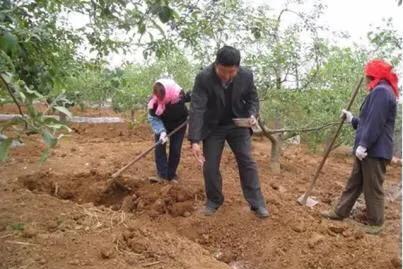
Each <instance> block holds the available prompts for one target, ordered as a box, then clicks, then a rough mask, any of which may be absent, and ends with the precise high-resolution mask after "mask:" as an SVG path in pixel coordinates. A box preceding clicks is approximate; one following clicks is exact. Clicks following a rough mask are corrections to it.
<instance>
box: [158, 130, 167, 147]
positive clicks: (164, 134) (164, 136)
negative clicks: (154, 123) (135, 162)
mask: <svg viewBox="0 0 403 269" xmlns="http://www.w3.org/2000/svg"><path fill="white" fill-rule="evenodd" d="M159 141H161V144H165V143H166V142H167V141H168V137H167V133H166V132H161V134H160V139H159Z"/></svg>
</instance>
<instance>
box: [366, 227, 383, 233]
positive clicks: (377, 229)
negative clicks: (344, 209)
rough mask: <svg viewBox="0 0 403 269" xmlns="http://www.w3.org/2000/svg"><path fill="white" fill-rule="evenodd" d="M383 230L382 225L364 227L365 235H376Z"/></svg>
mask: <svg viewBox="0 0 403 269" xmlns="http://www.w3.org/2000/svg"><path fill="white" fill-rule="evenodd" d="M382 230H383V225H366V227H365V228H364V231H365V233H367V234H373V235H377V234H379V233H380V232H382Z"/></svg>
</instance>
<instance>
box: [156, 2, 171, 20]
mask: <svg viewBox="0 0 403 269" xmlns="http://www.w3.org/2000/svg"><path fill="white" fill-rule="evenodd" d="M172 16H173V12H172V9H171V8H170V7H168V6H163V7H160V11H159V12H158V17H159V18H160V20H161V22H163V23H167V22H168V21H169V20H170V19H171V18H172Z"/></svg>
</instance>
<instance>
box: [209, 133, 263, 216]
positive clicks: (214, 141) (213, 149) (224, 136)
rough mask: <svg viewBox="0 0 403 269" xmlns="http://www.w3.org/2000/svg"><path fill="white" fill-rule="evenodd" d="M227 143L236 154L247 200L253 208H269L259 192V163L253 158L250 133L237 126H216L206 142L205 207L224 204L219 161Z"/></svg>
mask: <svg viewBox="0 0 403 269" xmlns="http://www.w3.org/2000/svg"><path fill="white" fill-rule="evenodd" d="M225 141H227V142H228V144H229V146H230V148H231V150H232V152H233V153H234V155H235V158H236V161H237V164H238V170H239V175H240V179H241V186H242V191H243V195H244V197H245V199H246V200H247V201H248V203H249V205H250V206H251V208H252V209H254V208H258V207H266V204H265V201H264V198H263V195H262V193H261V190H260V183H259V178H258V173H257V166H256V162H255V161H254V160H253V159H252V156H251V134H250V130H249V129H248V128H240V127H236V126H234V125H228V126H219V127H217V128H216V129H215V130H213V131H212V132H211V134H210V135H209V136H208V137H207V138H206V139H205V140H204V141H203V154H204V157H205V159H206V161H205V163H204V166H203V175H204V185H205V191H206V195H207V201H206V206H208V207H212V208H218V207H219V206H221V205H222V203H223V202H224V196H223V194H222V177H221V173H220V161H221V155H222V152H223V149H224V143H225Z"/></svg>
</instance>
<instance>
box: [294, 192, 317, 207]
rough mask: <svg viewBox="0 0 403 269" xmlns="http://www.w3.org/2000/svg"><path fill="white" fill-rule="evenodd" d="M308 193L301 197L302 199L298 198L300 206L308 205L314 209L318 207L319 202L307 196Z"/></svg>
mask: <svg viewBox="0 0 403 269" xmlns="http://www.w3.org/2000/svg"><path fill="white" fill-rule="evenodd" d="M305 196H306V193H304V194H303V195H301V196H300V197H298V199H297V202H298V203H299V204H300V205H306V206H308V207H314V206H315V205H317V204H318V203H319V202H318V201H317V200H315V199H313V198H311V197H309V196H306V197H305Z"/></svg>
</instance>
